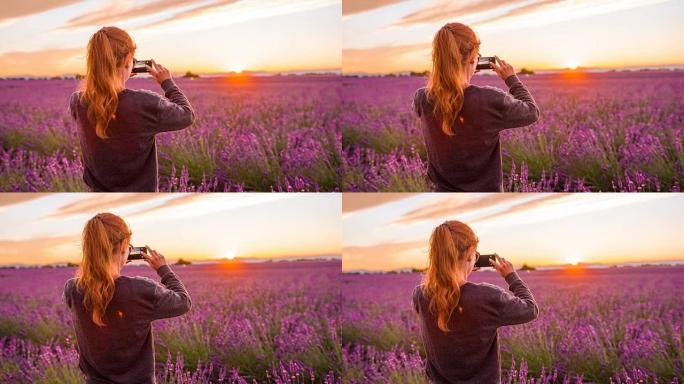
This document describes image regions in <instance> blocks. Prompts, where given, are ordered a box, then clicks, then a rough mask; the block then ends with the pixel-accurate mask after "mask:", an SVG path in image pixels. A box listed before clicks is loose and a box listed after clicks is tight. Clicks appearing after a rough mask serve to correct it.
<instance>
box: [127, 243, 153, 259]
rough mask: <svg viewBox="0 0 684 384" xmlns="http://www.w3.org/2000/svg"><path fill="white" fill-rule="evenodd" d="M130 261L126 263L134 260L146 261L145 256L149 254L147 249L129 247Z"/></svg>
mask: <svg viewBox="0 0 684 384" xmlns="http://www.w3.org/2000/svg"><path fill="white" fill-rule="evenodd" d="M128 249H129V251H128V259H127V260H126V261H132V260H145V258H144V257H143V254H147V253H148V252H147V247H134V246H129V247H128Z"/></svg>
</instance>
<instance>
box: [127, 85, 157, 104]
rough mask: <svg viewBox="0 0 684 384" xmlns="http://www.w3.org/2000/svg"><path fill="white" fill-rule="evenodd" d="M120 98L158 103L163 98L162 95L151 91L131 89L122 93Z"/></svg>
mask: <svg viewBox="0 0 684 384" xmlns="http://www.w3.org/2000/svg"><path fill="white" fill-rule="evenodd" d="M119 97H120V98H131V99H134V100H136V101H151V102H158V101H159V99H161V98H162V96H161V95H160V94H158V93H157V92H154V91H152V90H149V89H129V88H126V89H124V90H123V91H122V92H121V95H120V96H119Z"/></svg>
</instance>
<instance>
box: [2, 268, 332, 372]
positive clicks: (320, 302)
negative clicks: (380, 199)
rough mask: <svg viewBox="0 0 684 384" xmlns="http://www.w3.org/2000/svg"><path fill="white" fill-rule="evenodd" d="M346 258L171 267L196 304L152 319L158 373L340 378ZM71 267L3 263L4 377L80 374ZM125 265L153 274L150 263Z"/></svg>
mask: <svg viewBox="0 0 684 384" xmlns="http://www.w3.org/2000/svg"><path fill="white" fill-rule="evenodd" d="M340 267H341V265H340V262H339V261H312V262H271V263H262V264H244V263H230V264H222V265H205V266H185V267H179V266H175V267H173V269H174V271H175V272H176V273H177V274H178V275H179V276H180V278H181V280H182V281H183V282H184V284H185V285H186V287H187V288H188V291H189V292H190V294H191V295H192V299H193V308H192V310H191V311H190V312H189V313H188V314H186V315H184V316H181V317H176V318H172V319H167V320H160V321H155V322H153V323H152V324H153V332H155V349H156V353H157V356H156V361H157V367H156V372H157V380H158V382H159V383H185V384H194V383H210V382H211V383H253V382H259V383H334V382H339V376H340V372H341V351H340V347H339V345H340V344H339V338H338V332H339V325H338V321H339V313H340V302H339V276H340V275H339V271H340ZM74 271H75V270H74V269H73V268H43V269H23V270H12V269H0V382H6V383H10V382H11V383H81V382H83V378H82V377H81V374H80V371H79V370H78V365H77V364H78V355H77V351H76V349H75V339H74V338H75V336H74V332H73V328H72V325H71V320H70V316H69V312H68V311H67V308H66V305H65V304H64V302H63V299H62V297H61V295H62V292H63V287H64V283H65V282H66V280H67V279H68V278H70V277H72V276H73V274H74ZM124 273H125V274H128V275H143V276H148V277H152V275H153V271H152V270H151V269H150V268H148V267H125V268H124ZM157 281H158V278H157Z"/></svg>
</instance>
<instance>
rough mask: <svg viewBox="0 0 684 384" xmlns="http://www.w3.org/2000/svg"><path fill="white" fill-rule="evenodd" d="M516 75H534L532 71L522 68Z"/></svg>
mask: <svg viewBox="0 0 684 384" xmlns="http://www.w3.org/2000/svg"><path fill="white" fill-rule="evenodd" d="M518 75H534V71H532V70H529V69H527V68H523V69H521V70H520V72H518Z"/></svg>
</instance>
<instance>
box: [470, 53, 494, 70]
mask: <svg viewBox="0 0 684 384" xmlns="http://www.w3.org/2000/svg"><path fill="white" fill-rule="evenodd" d="M495 62H496V58H495V57H493V56H486V57H485V56H480V57H478V58H477V66H476V67H475V70H477V71H481V70H483V69H494V66H493V65H492V64H494V63H495Z"/></svg>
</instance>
